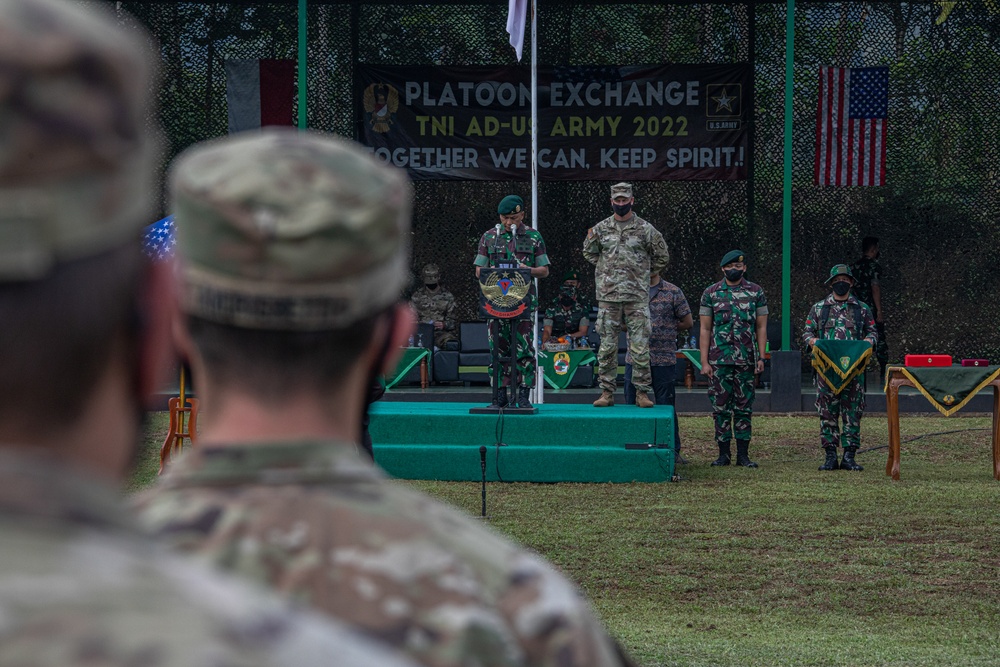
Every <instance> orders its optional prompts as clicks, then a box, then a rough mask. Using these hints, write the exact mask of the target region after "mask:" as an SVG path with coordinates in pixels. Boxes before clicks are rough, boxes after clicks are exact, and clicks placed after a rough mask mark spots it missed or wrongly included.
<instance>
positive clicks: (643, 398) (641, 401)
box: [635, 391, 653, 408]
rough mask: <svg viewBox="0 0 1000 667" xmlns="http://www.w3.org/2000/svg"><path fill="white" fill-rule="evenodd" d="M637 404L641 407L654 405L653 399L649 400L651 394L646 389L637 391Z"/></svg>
mask: <svg viewBox="0 0 1000 667" xmlns="http://www.w3.org/2000/svg"><path fill="white" fill-rule="evenodd" d="M635 404H636V405H637V406H638V407H640V408H651V407H653V401H651V400H649V394H647V393H646V392H644V391H637V392H635Z"/></svg>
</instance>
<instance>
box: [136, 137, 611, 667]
mask: <svg viewBox="0 0 1000 667" xmlns="http://www.w3.org/2000/svg"><path fill="white" fill-rule="evenodd" d="M170 183H171V201H172V206H173V210H174V213H175V216H176V223H177V237H178V249H179V253H180V259H181V264H182V271H181V274H180V275H181V281H182V285H181V288H182V290H181V293H182V308H183V310H184V311H185V312H186V317H185V319H184V321H183V322H181V323H180V324H181V325H180V326H179V327H177V334H178V341H177V342H178V345H179V347H180V349H182V350H184V351H185V354H186V355H187V356H188V357H189V358H190V360H191V364H192V372H193V377H194V381H195V382H197V383H198V388H199V391H198V393H199V397H200V398H201V400H202V406H203V408H204V409H203V413H202V414H203V416H204V420H203V421H202V422H201V423H200V426H201V431H200V438H199V446H198V448H197V449H194V450H192V451H190V452H189V453H187V454H186V455H185V456H183V457H181V458H180V459H179V460H177V461H176V463H174V464H173V466H172V467H171V468H170V469H169V470H168V471H167V474H166V475H165V476H164V477H163V478H161V483H160V484H159V485H158V486H157V487H156V488H155V489H153V490H152V491H151V492H150V493H148V494H145V495H144V496H143V497H142V498H140V499H139V501H138V504H139V507H140V508H141V510H142V513H143V515H144V517H145V519H146V520H147V521H148V523H149V525H150V526H151V527H152V528H153V529H154V530H155V531H156V532H158V533H159V534H161V535H163V536H164V537H166V538H168V539H170V540H171V541H172V542H173V543H174V544H176V545H177V546H178V547H180V548H181V549H184V550H186V551H190V552H192V553H196V554H198V555H199V556H200V557H201V558H202V559H204V560H206V561H207V562H211V563H214V564H216V565H219V566H222V567H224V568H227V569H230V570H233V571H235V572H237V573H239V574H241V575H243V576H245V577H248V578H250V579H252V580H254V581H257V582H260V583H262V584H265V585H268V586H271V587H273V588H275V589H277V590H278V591H281V592H282V593H284V594H286V595H288V596H290V597H291V598H292V599H294V600H296V601H297V602H300V603H302V604H307V605H312V606H313V607H316V608H318V609H321V610H323V611H324V612H326V613H328V614H330V615H332V616H334V617H336V618H341V619H345V620H347V621H349V622H350V623H352V624H355V625H357V626H358V627H360V628H361V629H363V630H364V631H365V632H366V633H368V634H369V635H371V636H373V637H377V638H380V639H382V640H384V641H386V642H389V643H391V644H392V645H394V646H396V647H399V648H401V649H403V650H404V651H406V652H407V653H408V654H409V655H411V656H412V657H413V658H415V659H417V660H418V661H419V662H421V663H423V664H425V665H431V666H433V667H459V666H466V665H550V666H552V667H556V666H557V665H558V666H562V665H566V666H573V665H618V664H621V663H622V661H623V658H622V657H621V656H620V655H619V653H618V651H617V649H616V645H615V643H614V642H613V641H612V640H611V639H610V638H609V637H608V635H607V634H606V632H605V631H604V630H603V629H602V628H601V626H600V625H599V624H598V622H597V621H596V619H595V618H594V616H593V614H592V612H591V611H590V609H589V607H588V605H587V603H586V602H585V601H584V600H583V599H582V598H581V597H580V595H579V593H578V592H577V590H576V588H575V587H574V586H573V585H572V584H570V582H568V581H567V580H566V579H564V578H563V577H562V576H560V575H559V574H558V573H557V572H556V571H555V570H554V569H553V568H552V567H551V566H550V565H549V564H547V563H546V562H544V561H543V560H541V559H540V558H539V557H538V556H536V555H534V554H532V553H530V552H528V551H526V550H523V549H520V548H518V547H517V546H515V545H514V544H511V543H510V542H508V541H507V540H505V539H504V538H502V537H500V536H499V535H497V534H495V533H493V532H492V531H491V530H489V529H488V528H486V527H484V526H483V525H482V524H480V523H478V522H476V521H475V520H473V519H472V518H471V517H467V516H465V515H464V514H462V513H461V512H459V511H457V510H454V509H452V508H450V507H448V506H446V505H444V504H442V503H440V502H437V501H435V500H433V499H431V498H429V497H428V496H426V495H424V494H421V493H419V492H416V491H414V490H413V489H411V488H410V487H408V486H405V485H402V484H396V483H394V482H391V481H389V480H387V479H386V478H385V476H384V475H383V474H382V473H381V471H380V470H379V469H378V468H376V467H373V466H372V465H371V464H370V462H366V461H365V459H364V458H363V457H362V456H361V455H360V454H359V449H358V445H357V442H358V434H359V431H360V424H361V413H362V408H363V401H364V396H365V390H366V387H367V385H368V382H369V381H370V379H371V378H372V377H374V376H375V375H376V374H378V373H381V372H383V371H385V370H386V369H388V368H391V367H392V366H393V365H394V364H395V362H396V358H397V357H398V354H399V348H400V346H401V345H402V344H403V343H404V342H405V341H406V339H407V337H408V336H409V335H410V333H411V331H412V327H413V323H414V321H413V316H412V310H411V308H410V307H409V306H408V305H407V304H405V303H404V302H402V301H401V300H400V293H401V290H402V289H403V287H404V280H405V279H406V275H407V272H406V267H407V266H409V254H410V253H409V247H408V243H409V238H410V206H411V203H410V200H411V193H412V190H411V187H410V185H409V183H408V181H407V179H406V176H405V174H404V173H403V172H402V171H399V170H397V169H394V168H392V167H388V166H383V165H380V164H379V163H378V162H376V161H375V160H374V159H373V158H372V157H371V156H370V155H368V154H367V153H366V152H365V151H364V150H363V148H361V147H360V146H358V145H356V144H353V143H350V142H346V141H342V140H339V139H335V138H332V137H327V136H324V135H320V134H316V133H312V132H307V131H295V130H277V129H271V130H264V131H262V132H256V133H253V134H249V133H248V134H246V135H243V136H240V135H234V136H232V137H229V138H226V139H222V140H219V141H216V142H212V143H208V144H205V145H202V146H198V147H195V148H193V149H190V150H189V151H188V152H187V153H185V154H184V155H182V156H181V157H180V158H178V160H177V162H176V163H175V165H174V167H173V169H172V175H171V180H170ZM347 258H350V261H346V259H347ZM376 453H377V447H376Z"/></svg>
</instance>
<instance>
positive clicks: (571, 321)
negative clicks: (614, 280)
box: [542, 270, 590, 347]
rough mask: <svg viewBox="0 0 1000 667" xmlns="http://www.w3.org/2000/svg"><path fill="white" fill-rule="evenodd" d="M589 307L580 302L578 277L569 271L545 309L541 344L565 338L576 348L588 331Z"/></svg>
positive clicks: (574, 272)
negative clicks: (552, 339) (557, 292)
mask: <svg viewBox="0 0 1000 667" xmlns="http://www.w3.org/2000/svg"><path fill="white" fill-rule="evenodd" d="M589 315H590V305H589V304H584V303H583V302H582V301H581V300H580V275H579V274H578V273H577V272H576V271H574V270H570V271H567V272H566V275H565V276H564V277H563V284H562V286H561V287H560V288H559V294H558V295H557V296H556V297H555V298H554V299H552V301H551V302H550V303H549V307H548V308H546V309H545V318H544V319H543V320H542V344H543V345H544V344H545V343H547V342H548V341H549V339H551V338H556V339H558V338H563V337H565V338H567V339H569V340H570V341H571V342H572V344H573V347H578V346H579V345H580V344H581V342H580V341H581V340H583V339H584V338H586V336H587V332H588V331H589V330H590V318H589Z"/></svg>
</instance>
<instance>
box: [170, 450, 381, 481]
mask: <svg viewBox="0 0 1000 667" xmlns="http://www.w3.org/2000/svg"><path fill="white" fill-rule="evenodd" d="M383 477H384V475H383V474H382V473H381V471H380V470H379V469H378V468H377V467H375V466H374V465H373V464H372V463H371V461H370V460H366V459H365V458H362V455H361V453H360V451H359V448H358V446H357V445H354V444H352V443H347V442H338V441H316V440H309V441H295V442H276V443H266V444H253V445H227V446H224V447H219V446H216V447H212V446H211V445H204V446H200V447H198V448H197V449H192V450H191V451H189V452H188V453H186V454H185V455H184V456H182V457H181V458H180V459H178V461H177V463H176V464H175V465H174V466H172V467H171V469H170V471H169V473H168V474H167V475H166V476H165V477H164V483H165V485H167V486H203V485H219V486H223V485H242V484H263V485H274V486H280V485H284V484H299V483H303V482H306V483H308V482H310V481H314V482H320V481H330V480H334V479H338V480H353V481H373V480H378V479H382V478H383Z"/></svg>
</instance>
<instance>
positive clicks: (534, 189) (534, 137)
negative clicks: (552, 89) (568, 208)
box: [531, 0, 545, 403]
mask: <svg viewBox="0 0 1000 667" xmlns="http://www.w3.org/2000/svg"><path fill="white" fill-rule="evenodd" d="M531 226H532V227H534V228H535V230H536V231H537V230H538V15H537V14H536V12H535V0H531ZM535 294H537V295H539V297H541V292H539V291H538V278H535ZM538 303H539V305H541V298H539V299H538ZM534 323H535V325H534V327H533V329H532V333H531V335H532V339H531V340H532V341H534V343H535V403H545V381H544V379H543V375H542V366H541V364H539V363H538V352H539V349H538V309H537V308H536V309H535V317H534Z"/></svg>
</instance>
